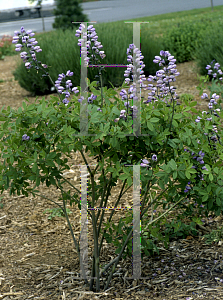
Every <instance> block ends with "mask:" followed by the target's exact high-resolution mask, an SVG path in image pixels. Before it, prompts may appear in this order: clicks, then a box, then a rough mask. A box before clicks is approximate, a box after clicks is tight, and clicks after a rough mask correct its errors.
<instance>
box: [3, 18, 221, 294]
mask: <svg viewBox="0 0 223 300" xmlns="http://www.w3.org/2000/svg"><path fill="white" fill-rule="evenodd" d="M82 29H83V24H81V25H80V28H79V29H78V30H77V35H79V36H80V34H81V30H82ZM33 36H34V33H32V31H31V30H27V31H25V29H24V27H22V28H21V32H18V31H16V32H15V36H14V37H13V43H14V44H15V45H16V51H18V52H21V51H22V49H23V48H25V47H26V49H27V50H26V51H23V52H21V53H20V56H21V59H23V61H24V63H25V66H26V68H27V69H30V68H35V69H36V70H37V72H38V71H39V70H41V71H43V73H44V74H43V75H42V76H49V78H50V80H51V82H52V84H53V85H54V87H55V89H56V90H57V92H58V96H59V98H58V97H54V96H51V99H50V100H48V101H46V100H45V98H44V97H43V98H42V99H41V100H39V102H38V103H37V101H36V102H35V104H31V105H27V103H26V102H23V104H22V107H20V108H19V109H18V110H14V109H12V108H10V107H8V108H7V110H5V109H4V108H2V110H1V116H0V121H1V122H2V124H1V130H0V138H1V143H0V146H1V159H2V161H3V162H2V164H1V165H0V189H1V192H2V193H3V191H4V190H9V191H10V194H15V193H17V194H20V193H22V194H24V195H25V196H28V195H29V194H32V195H33V196H37V195H38V196H40V197H42V198H43V199H45V200H47V201H50V202H52V203H54V204H56V205H57V206H58V207H59V208H60V209H61V211H62V212H63V214H64V216H65V218H66V221H67V223H68V225H69V229H70V232H71V237H72V239H73V242H74V245H75V248H76V249H77V253H78V257H79V260H80V262H81V257H80V243H79V241H78V240H77V238H76V237H75V234H74V231H73V228H72V225H71V223H70V220H69V216H68V213H67V212H68V210H67V206H68V204H69V205H70V206H72V205H73V206H74V205H76V206H77V207H78V208H79V209H81V204H80V200H79V199H80V198H79V197H80V191H79V190H78V189H77V188H76V187H75V186H74V185H73V184H72V183H71V182H70V181H69V180H67V179H66V178H65V177H64V176H63V171H64V170H66V169H70V166H69V165H68V158H69V157H70V158H71V151H75V152H76V151H79V152H80V154H81V156H82V158H83V160H84V162H85V164H86V166H87V170H88V172H89V174H90V182H89V184H88V207H89V208H91V210H90V211H88V215H89V216H90V219H91V222H92V226H93V235H94V250H93V259H92V268H91V278H90V281H89V280H88V278H87V277H86V278H85V283H86V284H88V286H89V289H90V290H93V291H99V290H100V289H101V288H103V289H104V290H106V289H108V286H109V284H110V282H111V279H112V276H113V274H114V271H115V269H116V267H117V264H118V263H119V262H120V260H121V258H122V257H123V255H124V251H125V249H126V247H129V243H131V237H132V233H133V230H134V228H133V227H132V226H131V224H130V222H127V228H128V232H127V234H126V235H125V237H124V238H123V242H122V243H120V244H119V246H118V249H117V250H118V251H117V253H118V256H117V257H115V259H114V260H112V261H111V262H109V263H108V264H107V265H106V266H104V267H103V268H101V269H100V254H101V250H102V245H103V241H104V239H106V240H107V241H108V242H109V243H111V242H113V241H112V240H111V237H112V235H113V233H114V232H112V231H110V230H109V233H108V230H107V228H106V226H104V228H103V226H102V225H103V224H104V212H105V211H104V210H103V209H102V210H99V211H98V213H96V210H94V208H95V207H96V206H97V207H104V208H105V207H107V203H108V199H109V197H110V196H111V194H112V189H113V187H114V186H116V185H117V183H118V180H121V181H122V187H121V190H120V193H119V194H118V195H117V196H116V199H115V201H116V202H115V204H114V207H118V206H119V204H121V202H122V200H123V198H124V196H125V194H126V192H127V191H128V190H129V189H130V187H131V186H132V184H133V181H132V176H133V170H132V168H131V167H129V165H140V166H141V178H140V180H141V200H142V201H141V207H140V209H141V215H140V216H141V220H142V221H143V220H144V219H145V220H146V223H147V225H152V224H154V223H155V222H158V221H159V220H160V219H161V218H163V217H164V216H166V215H167V214H168V213H169V212H170V211H172V210H173V209H174V208H175V207H178V208H179V207H181V205H184V206H185V207H186V208H188V207H189V206H190V203H189V202H188V201H189V200H195V199H196V201H197V203H199V204H201V203H203V204H204V210H206V211H208V210H214V211H215V212H216V213H217V214H220V213H221V212H222V210H223V203H222V196H223V187H222V183H223V172H222V170H223V169H222V166H221V162H220V160H221V159H222V145H221V143H220V141H221V138H222V133H221V131H220V130H218V132H219V133H218V134H219V139H218V138H217V139H211V135H212V132H213V128H218V126H220V121H219V119H220V117H222V112H221V111H219V112H218V115H219V117H218V116H216V115H214V114H213V116H212V119H211V120H207V119H205V118H204V119H203V118H202V115H201V113H199V112H198V111H197V110H196V109H194V106H195V105H196V102H190V103H188V101H187V100H186V99H185V100H184V103H179V102H178V95H177V94H176V88H175V87H173V86H171V83H172V82H174V81H175V80H176V76H178V75H179V72H177V69H176V65H175V59H174V57H173V56H172V55H171V54H170V53H169V52H168V51H163V50H162V51H160V55H159V56H156V57H155V60H154V63H159V66H160V67H162V69H161V70H160V71H158V72H157V74H156V76H149V78H148V81H149V82H151V83H150V84H148V86H146V85H145V84H143V81H144V82H145V81H146V78H145V76H143V75H144V74H143V70H142V69H143V67H144V64H143V61H142V59H143V56H142V54H141V52H140V50H139V49H137V48H136V47H135V46H134V45H133V44H130V45H129V48H128V49H127V55H128V57H127V61H128V62H129V63H130V64H129V65H128V68H127V70H126V72H125V77H129V75H130V74H131V72H132V71H134V72H133V75H132V76H131V77H132V80H133V79H134V75H135V74H137V72H138V75H140V79H139V82H137V83H135V82H133V83H132V85H131V86H130V88H129V90H128V93H127V92H126V91H125V88H128V83H130V81H131V79H130V78H126V79H125V81H124V82H123V85H122V86H121V87H120V89H119V91H120V96H121V99H120V98H119V97H118V93H117V91H115V90H114V89H108V90H107V89H105V88H103V86H102V83H103V81H102V72H101V71H102V70H101V71H100V73H99V76H100V82H101V87H100V90H97V89H96V86H97V83H96V81H94V82H92V83H90V82H89V85H88V86H89V91H90V92H89V93H88V107H87V109H88V133H89V135H87V136H81V135H80V134H79V133H80V109H81V104H82V101H83V98H82V97H81V96H80V94H79V93H80V91H81V88H80V87H73V88H72V84H71V82H70V80H69V79H68V80H66V77H70V76H72V75H73V72H71V71H70V70H68V71H67V72H65V73H62V74H59V76H58V80H57V81H56V82H55V83H54V82H53V81H52V79H51V77H50V74H49V72H48V71H46V69H48V66H47V65H46V64H45V63H42V62H40V61H38V60H37V53H38V52H41V48H40V46H36V45H37V44H38V42H37V41H36V40H35V38H33ZM86 38H89V40H88V43H87V44H88V47H87V49H82V50H83V51H84V52H82V54H83V57H84V56H85V57H84V59H85V61H86V64H88V63H89V61H91V59H92V58H93V59H96V57H97V55H100V57H101V58H102V59H103V57H104V55H105V54H104V52H103V51H101V52H100V49H101V48H102V45H101V44H100V43H99V42H97V34H96V32H95V30H94V28H93V27H92V25H90V26H88V35H85V41H86ZM82 42H83V41H82V40H79V43H80V44H79V45H82ZM92 42H94V46H92V47H91V45H92V44H93V43H92ZM23 50H24V49H23ZM88 50H89V51H88ZM131 51H133V52H135V54H136V56H134V55H133V56H132V55H131ZM89 53H91V55H92V56H91V57H90V56H88V55H87V54H89ZM136 65H137V66H138V68H137V69H134V66H136ZM134 73H135V74H134ZM64 80H65V83H64V82H63V81H64ZM133 81H134V80H133ZM138 85H139V86H140V87H142V88H144V89H148V90H149V93H148V99H146V100H145V101H141V99H139V97H138V94H137V87H138ZM72 93H73V94H72ZM128 95H130V96H129V97H128ZM62 97H64V98H63V99H62ZM111 99H113V100H114V101H111ZM219 100H220V99H218V97H217V95H215V98H214V101H212V102H211V103H212V106H213V108H214V107H215V106H216V105H217V104H216V103H218V101H219ZM137 101H138V102H137ZM139 101H141V102H140V104H141V108H140V109H139V106H138V103H139ZM27 102H28V99H27ZM130 102H131V104H132V105H130ZM191 112H192V113H193V114H196V115H195V116H194V115H193V114H191ZM139 114H140V116H141V132H142V134H145V135H142V134H138V135H137V134H136V132H135V129H134V126H132V120H133V119H135V118H136V117H137V116H138V115H139ZM196 120H199V122H197V121H196ZM213 125H214V126H216V127H213ZM132 131H133V134H132ZM215 132H216V131H215ZM206 133H207V134H206ZM214 146H215V149H214ZM88 150H89V151H90V155H91V156H93V157H94V158H96V159H97V165H96V167H95V168H93V167H90V166H89V164H88V160H87V157H86V153H87V152H88ZM193 152H194V153H193ZM192 153H193V154H192ZM204 167H205V168H204ZM97 175H99V178H98V180H99V181H98V182H96V181H95V178H96V176H97ZM41 183H46V186H47V187H50V186H54V187H56V188H57V189H58V190H59V191H60V192H61V198H60V200H62V201H63V205H60V204H59V203H58V202H56V201H55V199H54V200H53V199H51V198H50V197H46V196H45V195H42V194H41V193H40V191H39V190H38V187H39V186H40V184H41ZM32 184H34V185H32ZM65 184H67V185H68V186H69V188H68V189H65V186H64V185H65ZM155 190H157V194H156V193H154V192H155ZM158 206H162V207H163V208H164V209H166V210H165V212H164V213H163V214H161V215H159V216H158V217H156V218H154V219H152V220H150V222H148V220H147V219H148V217H146V213H147V211H148V209H150V208H151V207H152V208H153V209H156V208H157V207H158ZM114 213H115V210H112V211H111V214H110V217H109V220H108V223H111V221H112V217H113V215H114ZM120 221H121V220H120ZM136 225H137V224H134V226H136ZM121 227H122V226H121ZM111 228H113V227H110V229H111ZM119 233H120V232H119ZM143 241H144V242H145V243H146V237H145V236H144V237H143ZM145 243H144V245H145V248H146V244H145ZM147 247H148V244H147ZM81 268H82V271H83V274H84V273H85V271H84V269H83V266H82V264H81ZM94 278H96V280H95V279H94ZM100 278H102V279H103V281H100Z"/></svg>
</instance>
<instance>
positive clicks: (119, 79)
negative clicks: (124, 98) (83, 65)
mask: <svg viewBox="0 0 223 300" xmlns="http://www.w3.org/2000/svg"><path fill="white" fill-rule="evenodd" d="M94 27H95V29H96V32H97V35H98V37H99V38H98V41H99V42H101V43H102V45H103V49H102V50H104V51H105V54H106V57H105V58H104V59H103V60H102V59H101V61H100V63H101V64H123V65H127V60H126V51H127V48H128V47H129V44H131V43H132V42H133V40H132V24H124V25H123V24H116V23H106V24H96V25H95V26H94ZM148 33H149V31H148V29H147V30H146V29H142V30H141V51H142V54H143V55H144V59H143V61H144V63H145V68H144V74H145V76H148V75H150V74H151V75H155V73H156V71H157V70H158V69H159V66H158V65H157V64H154V63H153V59H154V56H155V55H159V52H160V50H161V49H162V42H160V41H158V39H156V38H154V37H152V36H151V35H149V34H148ZM37 41H38V45H40V47H41V49H42V50H43V51H42V52H40V53H38V60H40V61H41V62H42V63H46V64H47V65H48V66H50V68H49V74H50V75H51V77H52V79H53V81H55V80H57V78H58V75H59V74H60V73H65V72H67V70H71V71H72V72H74V75H73V76H72V77H71V78H70V79H71V81H72V83H73V86H80V74H81V73H80V59H79V57H80V47H79V46H78V45H77V43H78V38H77V37H75V36H74V32H73V31H72V30H70V29H67V30H65V31H63V30H62V29H58V30H55V31H51V32H47V33H44V34H41V35H38V36H37ZM24 51H25V50H24ZM125 70H126V67H117V68H115V67H106V68H105V71H103V86H107V87H108V88H110V87H111V85H110V83H109V81H110V82H111V83H112V84H113V85H114V86H115V87H118V86H121V85H122V83H123V81H124V79H125V78H124V71H125ZM39 72H42V73H41V74H43V71H41V70H40V71H39ZM13 74H14V76H15V79H16V80H18V82H19V84H20V86H21V87H23V88H24V89H26V90H27V91H29V92H31V93H32V95H34V96H35V95H43V94H48V93H52V91H51V88H52V87H53V85H52V83H51V82H50V79H49V78H48V77H41V76H39V75H38V74H37V72H36V70H35V69H30V70H29V72H28V73H27V69H26V68H25V66H24V63H23V61H22V60H21V62H20V63H19V64H18V66H17V68H16V70H15V72H14V73H13ZM95 75H98V68H92V67H89V68H88V78H89V79H90V81H94V80H96V78H95Z"/></svg>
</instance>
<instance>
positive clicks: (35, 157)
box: [34, 151, 37, 161]
mask: <svg viewBox="0 0 223 300" xmlns="http://www.w3.org/2000/svg"><path fill="white" fill-rule="evenodd" d="M34 160H35V161H37V152H36V151H35V153H34Z"/></svg>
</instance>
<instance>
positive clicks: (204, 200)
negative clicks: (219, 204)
mask: <svg viewBox="0 0 223 300" xmlns="http://www.w3.org/2000/svg"><path fill="white" fill-rule="evenodd" d="M207 200H208V194H206V195H204V196H203V197H202V202H206V201H207Z"/></svg>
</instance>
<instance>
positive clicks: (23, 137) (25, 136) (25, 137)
mask: <svg viewBox="0 0 223 300" xmlns="http://www.w3.org/2000/svg"><path fill="white" fill-rule="evenodd" d="M29 139H30V137H29V136H28V135H27V134H23V136H22V140H23V141H28V140H29Z"/></svg>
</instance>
